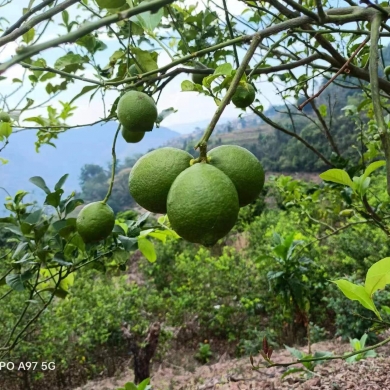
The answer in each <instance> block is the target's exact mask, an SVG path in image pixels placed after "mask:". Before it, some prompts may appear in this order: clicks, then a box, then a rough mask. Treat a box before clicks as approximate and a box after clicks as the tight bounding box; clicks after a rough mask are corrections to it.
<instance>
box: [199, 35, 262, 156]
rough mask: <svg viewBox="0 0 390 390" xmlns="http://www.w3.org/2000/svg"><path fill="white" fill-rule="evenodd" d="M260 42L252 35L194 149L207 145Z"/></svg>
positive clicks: (256, 36)
mask: <svg viewBox="0 0 390 390" xmlns="http://www.w3.org/2000/svg"><path fill="white" fill-rule="evenodd" d="M261 40H262V36H261V35H260V34H255V35H254V37H253V39H252V42H251V44H250V46H249V49H248V51H247V53H246V54H245V57H244V58H243V60H242V63H241V65H240V66H239V68H238V69H237V72H236V74H235V75H234V78H233V80H232V82H231V84H230V86H229V89H228V90H227V92H226V95H225V96H224V97H223V99H222V101H221V104H220V105H219V106H218V108H217V110H216V111H215V113H214V116H213V117H212V119H211V122H210V124H209V125H208V127H207V129H206V131H205V133H204V135H203V137H202V139H201V140H200V141H199V142H198V143H197V144H196V146H195V149H198V148H199V147H200V146H204V145H206V144H207V141H208V140H209V138H210V136H211V134H212V133H213V131H214V128H215V126H216V125H217V123H218V120H219V118H220V117H221V115H222V113H223V111H224V110H225V108H226V106H227V105H228V104H229V103H230V100H231V98H232V97H233V95H234V93H235V92H236V88H237V86H238V84H239V82H240V80H241V77H242V76H243V75H244V73H245V69H246V67H247V66H248V64H249V62H250V60H251V59H252V57H253V54H254V53H255V51H256V49H257V47H258V45H259V43H260V42H261Z"/></svg>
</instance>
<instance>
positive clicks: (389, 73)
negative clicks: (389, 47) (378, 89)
mask: <svg viewBox="0 0 390 390" xmlns="http://www.w3.org/2000/svg"><path fill="white" fill-rule="evenodd" d="M385 75H386V76H390V66H386V68H385Z"/></svg>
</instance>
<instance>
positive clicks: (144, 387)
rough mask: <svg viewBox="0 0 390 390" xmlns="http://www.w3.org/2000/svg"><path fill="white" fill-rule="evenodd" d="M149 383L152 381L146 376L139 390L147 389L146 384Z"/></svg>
mask: <svg viewBox="0 0 390 390" xmlns="http://www.w3.org/2000/svg"><path fill="white" fill-rule="evenodd" d="M149 383H150V378H146V379H145V380H143V381H142V382H141V383H140V384H139V385H138V389H137V390H145V389H146V386H148V384H149Z"/></svg>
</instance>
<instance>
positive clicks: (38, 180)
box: [29, 176, 50, 194]
mask: <svg viewBox="0 0 390 390" xmlns="http://www.w3.org/2000/svg"><path fill="white" fill-rule="evenodd" d="M29 181H30V182H31V183H33V184H34V185H36V186H37V187H39V188H40V189H41V190H43V191H45V192H46V194H50V190H49V188H48V187H47V185H46V183H45V180H43V179H42V178H41V177H40V176H33V177H30V179H29Z"/></svg>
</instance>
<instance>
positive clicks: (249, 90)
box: [232, 83, 256, 108]
mask: <svg viewBox="0 0 390 390" xmlns="http://www.w3.org/2000/svg"><path fill="white" fill-rule="evenodd" d="M255 97H256V91H255V89H254V88H253V86H252V85H251V84H248V83H245V84H244V85H242V84H240V85H239V86H238V87H237V89H236V92H234V95H233V97H232V102H233V104H234V105H235V106H236V107H237V108H246V107H249V106H250V105H251V104H252V103H253V102H254V101H255Z"/></svg>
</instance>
